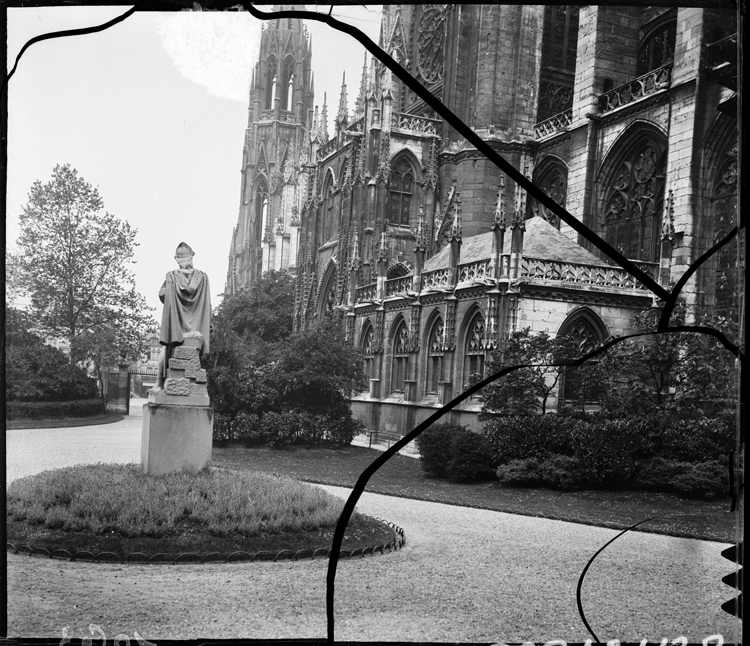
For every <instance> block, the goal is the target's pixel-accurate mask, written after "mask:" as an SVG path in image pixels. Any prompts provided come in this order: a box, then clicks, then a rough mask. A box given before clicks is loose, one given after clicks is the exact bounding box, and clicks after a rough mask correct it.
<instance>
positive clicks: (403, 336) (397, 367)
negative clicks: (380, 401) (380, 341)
mask: <svg viewBox="0 0 750 646" xmlns="http://www.w3.org/2000/svg"><path fill="white" fill-rule="evenodd" d="M408 364H409V329H408V328H407V327H406V322H405V321H403V320H402V321H401V323H400V324H399V326H398V328H397V329H396V334H394V335H393V370H392V374H391V392H394V393H402V392H404V382H405V380H406V370H407V368H408Z"/></svg>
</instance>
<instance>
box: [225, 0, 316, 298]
mask: <svg viewBox="0 0 750 646" xmlns="http://www.w3.org/2000/svg"><path fill="white" fill-rule="evenodd" d="M292 8H294V6H293V5H276V6H275V7H274V11H281V10H284V9H292ZM311 61H312V47H311V42H310V36H309V34H308V33H307V29H306V28H305V27H303V25H302V21H301V20H299V19H297V18H288V19H287V18H284V19H276V20H271V21H266V22H264V24H263V31H262V35H261V44H260V52H259V56H258V61H257V62H256V64H255V68H254V70H253V73H252V81H251V84H250V105H249V108H248V124H247V130H246V131H245V142H244V147H243V154H242V169H241V172H242V186H241V199H240V205H239V217H238V220H237V226H236V227H235V229H234V231H233V233H232V243H231V247H230V252H229V270H228V272H227V283H226V288H225V292H226V294H227V295H229V294H232V293H234V292H236V291H238V290H240V289H242V288H243V287H245V286H247V285H249V284H250V283H251V282H252V281H253V280H255V279H256V278H258V277H259V276H260V275H261V273H263V272H264V271H269V270H272V269H289V268H293V267H294V266H295V264H296V258H297V247H298V242H299V226H300V217H299V214H300V209H301V204H302V201H303V197H304V196H303V195H302V193H303V190H300V188H301V187H302V188H304V183H305V182H304V181H299V180H302V179H303V178H300V177H299V173H300V165H301V164H304V163H306V162H307V159H308V155H309V150H308V147H309V141H308V140H309V137H306V136H305V135H306V130H307V124H308V123H309V122H310V120H311V118H312V105H313V88H312V71H311Z"/></svg>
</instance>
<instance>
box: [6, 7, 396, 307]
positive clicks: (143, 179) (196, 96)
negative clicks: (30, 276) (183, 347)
mask: <svg viewBox="0 0 750 646" xmlns="http://www.w3.org/2000/svg"><path fill="white" fill-rule="evenodd" d="M315 8H316V7H315V5H312V6H310V9H311V10H315ZM317 8H318V10H319V11H321V12H322V11H326V12H327V10H328V8H329V7H324V6H322V5H321V6H319V7H317ZM127 9H128V7H122V6H120V7H55V8H50V7H45V8H23V9H8V40H7V42H8V69H9V70H10V69H11V68H12V67H13V63H14V62H15V58H16V55H17V54H18V52H19V51H20V50H21V48H22V47H23V45H24V44H25V43H26V42H27V41H28V40H29V39H31V38H33V37H34V36H37V35H40V34H44V33H49V32H53V31H59V30H62V29H73V28H80V27H88V26H94V25H98V24H101V23H104V22H107V21H108V20H111V19H112V18H114V17H116V16H118V15H121V14H122V13H124V12H125V11H127ZM380 11H381V7H380V6H377V5H368V6H366V7H365V6H361V5H360V6H350V7H338V8H335V9H334V12H333V15H335V16H336V17H338V18H341V19H343V20H346V21H347V22H349V23H350V24H352V25H354V26H356V27H359V28H360V29H361V30H363V31H364V32H365V33H366V34H367V35H369V36H370V38H372V39H373V40H374V41H375V42H377V39H378V35H379V30H380V26H379V25H380ZM308 29H309V31H310V33H311V34H312V40H313V61H312V63H313V70H314V73H315V102H316V103H317V104H319V105H321V106H322V103H323V92H324V91H325V92H327V93H328V105H329V117H330V120H331V121H332V119H333V116H334V115H335V113H336V109H337V108H338V97H339V90H340V87H341V75H342V71H344V70H345V71H346V78H347V88H348V96H349V109H350V110H352V109H353V107H354V99H355V98H356V95H357V92H358V90H359V80H360V77H361V73H362V63H363V60H364V54H365V51H364V48H363V47H362V46H361V45H360V44H359V43H357V42H356V41H355V40H353V39H352V38H351V37H349V36H347V35H345V34H342V33H340V32H337V31H335V30H333V29H331V28H329V27H328V26H326V25H324V24H322V23H317V22H309V23H308ZM259 35H260V21H258V20H256V19H254V18H253V17H252V16H251V15H249V14H248V13H245V12H242V13H196V12H181V13H171V14H168V13H153V12H145V13H135V14H134V15H132V16H130V17H129V18H127V19H126V20H124V21H123V22H121V23H119V24H118V25H115V26H114V27H111V28H110V29H108V30H106V31H103V32H100V33H96V34H87V35H83V36H74V37H69V38H55V39H51V40H47V41H43V42H41V43H36V44H34V45H32V46H31V47H30V48H29V49H28V50H26V52H25V53H24V55H23V56H22V57H21V60H20V62H19V64H18V68H17V70H16V72H15V74H14V75H13V77H12V78H11V80H10V83H9V86H8V192H7V203H6V204H7V223H6V241H7V245H8V247H9V248H11V249H15V241H16V239H17V238H18V235H19V226H18V215H19V214H20V213H21V210H22V206H23V205H24V204H25V203H26V201H27V198H28V192H29V189H30V188H31V185H32V184H33V182H34V181H36V180H40V181H41V182H42V183H46V182H48V181H49V180H50V178H51V175H52V169H53V168H54V166H55V165H56V164H66V163H68V164H70V165H71V166H72V167H73V168H75V169H77V170H78V172H79V175H80V176H81V177H83V178H84V179H85V180H86V181H87V182H89V183H90V184H92V185H93V186H95V187H97V188H98V189H99V192H100V195H101V197H102V199H103V201H104V208H105V210H106V211H107V212H109V213H111V214H112V215H114V216H116V217H118V218H120V219H123V220H127V221H128V222H130V224H131V225H132V226H134V227H135V228H136V229H137V230H138V236H137V241H138V243H139V245H140V246H139V247H138V249H137V252H136V257H135V260H136V262H137V264H136V265H135V266H134V267H133V270H134V272H135V276H136V285H137V288H138V290H139V291H140V292H141V293H142V294H143V295H144V296H145V298H146V300H147V302H148V303H149V305H151V306H152V307H154V308H157V309H156V311H155V312H154V314H155V315H156V316H157V317H160V315H161V304H160V303H159V299H158V295H157V294H158V291H159V287H160V286H161V283H162V282H163V280H164V275H165V273H166V272H167V271H169V270H171V269H173V268H175V267H176V266H177V265H176V263H175V262H174V260H173V258H172V257H173V256H174V250H175V248H176V246H177V244H178V243H179V242H181V241H183V240H184V241H185V242H187V243H188V244H190V245H191V246H192V247H193V249H194V251H195V266H196V267H197V268H199V269H202V270H203V271H205V272H206V273H207V274H208V276H209V279H210V283H211V294H212V304H213V305H214V306H215V305H217V304H218V303H219V302H220V298H219V294H221V293H222V292H223V290H224V284H225V280H226V272H227V261H228V253H229V244H230V238H231V233H232V228H233V227H234V225H235V224H236V222H237V215H238V208H239V200H240V165H241V163H242V143H243V136H244V131H245V128H246V126H247V107H248V88H249V83H250V72H251V69H252V67H253V66H254V64H255V61H256V60H257V51H258V42H259V41H258V39H259ZM331 128H332V124H330V125H329V131H330V130H331Z"/></svg>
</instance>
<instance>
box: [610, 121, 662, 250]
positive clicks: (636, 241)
mask: <svg viewBox="0 0 750 646" xmlns="http://www.w3.org/2000/svg"><path fill="white" fill-rule="evenodd" d="M630 141H631V142H635V143H636V145H635V146H633V147H630V148H629V149H628V151H627V152H626V153H625V154H624V155H622V157H621V159H620V160H619V161H618V162H617V163H616V164H615V165H614V166H613V172H611V173H610V175H609V178H608V179H607V180H605V186H604V190H603V199H602V204H603V208H602V212H603V215H602V225H603V229H604V237H605V239H606V240H607V242H609V244H611V245H612V246H613V247H615V248H616V249H618V250H619V251H620V252H621V253H623V254H624V255H625V256H627V257H628V258H630V259H632V260H644V261H647V262H656V261H657V260H658V255H657V249H658V247H657V245H658V242H659V235H658V234H659V227H660V226H661V217H662V211H663V209H664V177H665V174H666V165H667V152H666V147H665V146H664V145H662V144H661V142H659V141H658V140H657V139H656V138H650V137H648V136H642V137H638V138H631V139H630ZM618 152H619V151H618Z"/></svg>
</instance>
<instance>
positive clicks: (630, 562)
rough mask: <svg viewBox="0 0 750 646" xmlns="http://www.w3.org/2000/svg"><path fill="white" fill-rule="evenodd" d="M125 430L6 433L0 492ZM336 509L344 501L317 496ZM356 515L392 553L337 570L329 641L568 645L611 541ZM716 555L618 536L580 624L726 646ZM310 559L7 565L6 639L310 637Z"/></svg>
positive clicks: (473, 520)
mask: <svg viewBox="0 0 750 646" xmlns="http://www.w3.org/2000/svg"><path fill="white" fill-rule="evenodd" d="M139 444H140V418H138V417H137V416H131V417H126V418H125V419H124V420H123V421H122V422H119V423H117V424H111V425H107V426H102V427H88V428H75V429H49V430H44V431H41V430H24V431H9V432H8V433H7V445H6V447H7V462H8V478H9V480H10V479H14V478H16V477H20V476H22V475H27V474H30V473H36V472H38V471H41V470H43V469H47V468H54V467H59V466H63V465H68V464H75V463H81V462H97V461H110V462H134V461H138V459H139ZM323 488H324V489H326V490H328V491H330V492H332V493H334V494H336V495H340V496H342V497H345V496H346V495H348V491H349V490H347V489H344V488H340V487H323ZM359 509H360V511H362V512H364V513H367V514H370V515H374V516H378V517H381V518H385V519H387V520H390V521H392V522H394V523H396V524H398V525H400V526H401V527H403V528H404V529H405V530H406V537H407V546H406V548H405V549H404V550H402V551H399V552H396V553H394V554H386V555H385V556H382V557H381V556H377V557H374V558H366V559H357V560H353V561H346V560H343V561H341V562H340V563H339V568H338V574H337V579H336V621H337V623H336V638H337V639H342V640H343V639H349V640H387V641H394V640H403V641H485V642H486V641H499V640H503V641H508V642H520V641H524V640H536V641H543V640H547V639H563V640H566V641H568V642H582V641H585V640H586V639H587V638H589V637H590V635H589V634H588V632H587V631H586V629H585V626H584V624H583V622H582V621H581V618H580V616H579V614H578V610H577V607H576V596H575V592H576V585H577V582H578V577H579V576H580V573H581V571H582V570H583V568H584V567H585V565H586V562H587V561H588V559H589V558H590V557H591V556H592V555H593V554H594V553H595V552H596V551H597V550H598V549H599V547H601V546H602V545H603V544H604V543H606V542H607V541H608V540H609V539H610V538H612V537H613V536H615V535H616V534H617V532H616V531H614V530H608V529H603V528H596V527H589V526H584V525H576V524H571V523H564V522H560V521H553V520H546V519H537V518H529V517H524V516H514V515H511V514H503V513H500V512H494V511H486V510H477V509H467V508H460V507H455V506H450V505H441V504H438V503H428V502H420V501H414V500H407V499H401V498H394V497H390V496H382V495H377V494H367V493H366V494H365V495H364V496H363V498H362V499H361V501H360V504H359ZM724 547H725V546H724V545H721V544H718V543H709V542H703V541H698V540H693V539H679V538H672V537H668V536H660V535H656V534H644V533H628V534H626V535H624V536H623V537H622V538H620V539H618V541H617V542H615V543H614V544H613V545H611V546H610V547H609V548H608V549H607V550H605V551H604V552H603V553H602V554H601V555H600V556H599V557H598V558H597V560H596V561H595V563H594V564H593V566H592V567H591V568H590V569H589V571H588V573H587V575H586V579H585V582H584V587H583V599H582V602H583V608H584V611H585V613H586V618H587V620H588V622H589V624H590V625H591V626H592V628H593V629H594V631H595V632H596V634H597V636H598V637H599V638H600V639H602V640H608V639H614V638H618V639H620V640H623V641H636V642H638V641H640V640H641V639H648V640H649V641H656V642H658V641H660V640H661V639H662V638H668V639H669V640H670V641H671V640H673V639H675V638H676V637H678V636H681V635H684V636H686V637H687V638H688V640H689V641H690V642H700V641H701V640H703V639H704V638H706V637H708V636H709V635H713V634H716V633H721V634H723V635H724V638H725V640H726V641H733V642H738V641H739V635H738V634H736V632H735V631H736V630H737V626H736V623H735V621H734V620H733V619H732V618H731V617H729V615H727V614H726V613H724V612H722V611H721V610H720V609H719V606H720V604H721V603H722V602H723V601H724V600H726V599H728V598H729V597H730V596H731V594H732V591H731V589H730V588H728V587H727V586H725V585H724V584H722V583H721V577H722V576H724V575H725V574H727V573H728V572H729V571H730V566H729V565H728V561H725V560H724V559H723V558H722V557H721V556H720V555H719V552H720V551H721V550H722V549H723V548H724ZM326 567H327V562H326V561H312V562H311V561H306V562H305V561H303V562H299V563H254V564H234V565H203V566H201V565H181V566H142V565H128V566H123V565H91V564H83V563H69V562H66V561H51V560H47V559H39V558H29V557H24V556H14V555H11V554H9V555H8V597H9V598H8V636H9V637H19V636H23V637H52V638H56V637H62V628H63V627H67V628H68V634H69V636H70V637H79V638H80V637H84V636H89V634H90V633H89V631H88V626H89V624H92V623H93V624H97V625H98V626H101V628H102V630H103V631H104V632H105V634H106V636H107V637H108V638H109V639H113V638H114V637H115V636H116V635H118V634H126V635H129V636H130V638H131V639H132V638H133V637H134V632H136V631H137V632H138V633H139V634H140V635H141V636H143V637H145V638H147V639H151V640H158V639H195V638H224V639H227V638H241V637H244V638H301V637H318V638H322V637H324V636H325V634H326V625H325V577H326Z"/></svg>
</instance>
